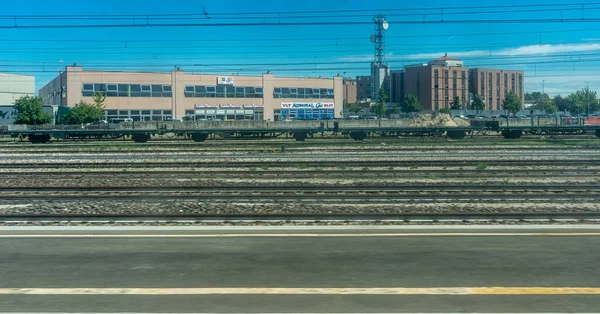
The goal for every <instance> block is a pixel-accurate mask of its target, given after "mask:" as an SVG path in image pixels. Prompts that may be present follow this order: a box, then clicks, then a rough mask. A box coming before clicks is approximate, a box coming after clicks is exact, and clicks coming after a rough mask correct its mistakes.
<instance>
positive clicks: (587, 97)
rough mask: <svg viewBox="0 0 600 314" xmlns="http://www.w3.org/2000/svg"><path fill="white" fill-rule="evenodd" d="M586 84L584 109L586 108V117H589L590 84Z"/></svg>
mask: <svg viewBox="0 0 600 314" xmlns="http://www.w3.org/2000/svg"><path fill="white" fill-rule="evenodd" d="M586 83H587V90H586V91H585V94H586V95H585V102H586V104H585V108H586V115H588V116H589V115H590V82H586Z"/></svg>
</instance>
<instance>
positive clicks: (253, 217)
mask: <svg viewBox="0 0 600 314" xmlns="http://www.w3.org/2000/svg"><path fill="white" fill-rule="evenodd" d="M481 220H484V221H507V220H509V221H527V220H531V221H540V220H545V221H549V222H552V221H561V220H562V221H586V220H587V221H590V222H598V221H600V213H595V212H547V213H419V214H409V213H399V214H275V215H271V214H222V215H201V214H199V215H189V214H183V215H127V214H124V215H106V214H103V215H43V214H40V215H37V214H36V215H29V214H27V215H0V222H4V223H6V222H51V223H56V222H80V223H92V222H98V223H106V222H134V223H139V222H247V223H253V222H293V221H296V222H320V221H323V222H326V221H339V222H372V221H404V222H466V221H481Z"/></svg>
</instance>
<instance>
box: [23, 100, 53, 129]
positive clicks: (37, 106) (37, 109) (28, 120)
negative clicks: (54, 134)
mask: <svg viewBox="0 0 600 314" xmlns="http://www.w3.org/2000/svg"><path fill="white" fill-rule="evenodd" d="M14 108H15V110H16V111H17V116H16V117H15V124H44V123H48V122H50V120H52V115H49V114H48V113H46V112H44V104H43V102H42V99H41V98H40V97H34V96H23V97H21V98H19V99H17V100H16V101H15V106H14Z"/></svg>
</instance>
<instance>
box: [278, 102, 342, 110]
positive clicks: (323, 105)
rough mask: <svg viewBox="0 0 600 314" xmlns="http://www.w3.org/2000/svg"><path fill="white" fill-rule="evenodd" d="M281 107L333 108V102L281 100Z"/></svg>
mask: <svg viewBox="0 0 600 314" xmlns="http://www.w3.org/2000/svg"><path fill="white" fill-rule="evenodd" d="M281 108H283V109H292V108H293V109H333V108H334V104H333V103H328V102H308V103H307V102H282V103H281Z"/></svg>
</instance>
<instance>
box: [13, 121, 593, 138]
mask: <svg viewBox="0 0 600 314" xmlns="http://www.w3.org/2000/svg"><path fill="white" fill-rule="evenodd" d="M464 121H465V123H464V124H462V125H461V126H459V125H457V124H456V123H452V122H451V121H448V122H449V123H435V122H436V121H420V123H415V120H414V119H389V120H384V119H380V120H323V121H254V120H246V121H149V122H123V123H119V124H98V125H76V126H72V125H52V126H26V125H11V126H9V128H8V131H7V134H9V135H10V136H13V137H21V138H27V139H28V140H29V141H30V142H32V143H47V142H49V141H50V140H51V139H52V138H55V139H105V138H113V139H116V138H122V137H131V139H132V140H133V141H135V142H139V143H142V142H147V141H148V140H150V139H151V138H152V136H156V135H171V136H172V135H178V136H183V137H184V138H188V139H191V140H194V141H196V142H203V141H205V140H207V139H208V138H209V137H211V136H213V137H214V135H220V136H224V137H232V136H238V137H270V136H273V137H275V136H291V137H293V138H294V139H296V140H297V141H304V140H306V139H307V138H310V137H314V136H315V135H318V134H321V135H324V134H332V135H337V134H341V135H346V136H347V137H349V138H352V139H354V140H363V139H365V138H367V137H368V136H443V135H445V136H447V137H448V138H451V139H462V138H464V137H465V136H466V135H478V134H490V133H493V132H495V133H499V134H501V135H502V136H504V137H505V138H507V139H517V138H520V137H521V136H522V135H524V134H566V135H569V134H595V135H596V136H597V137H600V119H599V118H598V117H590V118H578V119H571V118H569V119H567V118H564V117H553V118H540V117H532V118H527V119H472V120H470V121H466V120H464Z"/></svg>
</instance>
